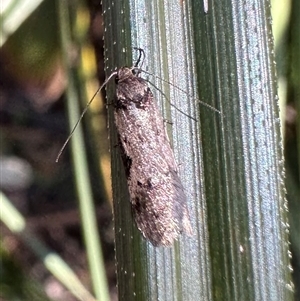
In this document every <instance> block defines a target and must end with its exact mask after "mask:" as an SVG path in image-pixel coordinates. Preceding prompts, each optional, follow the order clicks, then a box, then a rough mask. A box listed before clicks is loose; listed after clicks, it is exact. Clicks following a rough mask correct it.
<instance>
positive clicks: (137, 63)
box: [133, 47, 146, 72]
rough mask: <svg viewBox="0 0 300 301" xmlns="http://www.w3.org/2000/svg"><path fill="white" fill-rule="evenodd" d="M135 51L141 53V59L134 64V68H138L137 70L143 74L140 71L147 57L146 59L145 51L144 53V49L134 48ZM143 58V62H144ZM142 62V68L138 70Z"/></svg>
mask: <svg viewBox="0 0 300 301" xmlns="http://www.w3.org/2000/svg"><path fill="white" fill-rule="evenodd" d="M133 49H134V50H137V51H139V53H140V55H139V58H138V59H137V61H136V63H135V64H134V68H137V70H138V71H139V72H141V71H140V70H139V69H141V68H142V66H143V64H144V61H145V57H146V55H145V51H144V49H142V48H139V47H133ZM142 56H143V60H142ZM140 62H141V67H140V68H138V65H139V63H140Z"/></svg>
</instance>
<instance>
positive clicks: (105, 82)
mask: <svg viewBox="0 0 300 301" xmlns="http://www.w3.org/2000/svg"><path fill="white" fill-rule="evenodd" d="M115 75H117V71H115V72H113V73H112V74H111V75H110V76H109V77H108V78H107V79H106V80H105V81H104V83H103V84H102V85H101V86H100V87H99V88H98V89H97V91H96V92H95V94H94V95H93V97H92V98H91V99H90V101H89V102H88V103H87V105H86V107H85V108H84V110H83V111H82V113H81V115H80V117H79V118H78V120H77V122H76V123H75V125H74V126H73V129H72V131H71V132H70V134H69V136H68V138H67V139H66V141H65V143H64V144H63V146H62V147H61V149H60V151H59V152H58V154H57V157H56V160H55V162H56V163H57V162H58V161H59V158H60V156H61V155H62V153H63V151H64V149H65V148H66V146H67V144H68V142H69V141H70V139H71V138H72V136H73V134H74V132H75V130H76V128H77V126H78V124H79V123H80V121H81V119H82V118H83V116H84V114H85V113H86V111H87V110H88V108H89V106H90V105H91V103H92V102H93V100H94V99H95V97H96V96H97V95H98V93H99V92H100V91H101V90H102V89H103V88H104V87H105V85H106V84H107V83H108V82H109V81H110V79H111V78H112V77H113V76H115Z"/></svg>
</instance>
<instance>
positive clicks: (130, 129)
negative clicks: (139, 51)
mask: <svg viewBox="0 0 300 301" xmlns="http://www.w3.org/2000/svg"><path fill="white" fill-rule="evenodd" d="M116 82H117V92H116V96H117V99H116V103H115V124H116V127H117V130H118V133H119V139H120V142H121V147H122V148H123V149H122V153H123V162H124V166H125V169H126V175H127V181H128V188H129V193H130V199H131V205H132V209H133V212H134V216H135V221H136V224H137V227H138V228H139V230H140V231H141V232H142V233H143V235H144V236H145V237H146V238H147V239H148V240H149V241H151V243H152V244H153V245H155V246H160V245H162V246H169V245H171V244H172V243H173V241H174V239H177V237H178V235H179V233H181V232H182V231H184V232H186V233H187V234H189V235H191V233H192V230H191V225H190V221H189V214H188V210H187V204H186V196H185V194H184V189H183V186H182V184H181V181H180V179H179V176H178V171H177V165H176V162H175V159H174V154H173V151H172V149H171V146H170V143H169V140H168V137H167V135H166V131H165V127H164V122H163V118H162V115H161V114H160V111H159V109H158V107H157V105H156V103H155V100H154V99H153V95H152V93H151V91H150V89H149V87H148V85H147V82H146V81H145V80H143V79H142V78H140V77H138V76H136V75H134V74H133V73H132V70H131V69H130V68H126V67H123V68H121V69H120V70H119V71H118V76H117V81H116Z"/></svg>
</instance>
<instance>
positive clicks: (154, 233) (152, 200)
mask: <svg viewBox="0 0 300 301" xmlns="http://www.w3.org/2000/svg"><path fill="white" fill-rule="evenodd" d="M135 49H136V50H138V51H139V52H140V55H139V58H138V60H137V62H136V64H135V65H134V66H133V67H131V68H128V67H121V68H120V69H119V70H117V71H115V72H113V73H112V74H111V75H110V76H109V77H108V78H107V79H106V80H105V82H104V83H103V85H102V86H101V87H100V88H99V89H98V90H97V91H96V93H95V94H94V96H93V97H92V98H91V100H90V101H89V102H88V104H87V106H86V108H85V109H84V110H83V112H82V114H81V116H80V118H79V119H78V121H77V123H76V124H75V126H74V127H73V130H72V131H71V133H70V135H69V137H68V138H67V140H66V141H65V143H64V144H63V146H62V148H61V150H60V151H59V153H58V155H57V158H56V162H58V160H59V158H60V156H61V154H62V152H63V150H64V148H65V147H66V145H67V143H68V142H69V140H70V139H71V137H72V135H73V133H74V131H75V129H76V127H77V126H78V124H79V122H80V121H81V119H82V118H83V116H84V114H85V112H86V111H87V109H88V107H89V105H90V104H91V103H92V101H93V100H94V98H95V97H96V95H97V94H98V93H99V91H101V90H102V88H103V87H104V86H105V85H106V84H107V83H108V82H109V81H110V79H111V78H112V77H114V76H115V77H116V98H115V101H114V119H115V125H116V128H117V132H118V139H119V147H120V152H121V155H122V159H123V164H124V168H125V173H126V177H127V184H128V190H129V195H130V202H131V207H132V211H133V215H134V218H135V222H136V225H137V227H138V229H139V230H140V231H141V232H142V234H143V236H144V237H145V238H146V239H147V240H149V241H150V242H151V243H152V244H153V245H154V246H171V245H172V244H173V242H174V240H176V239H177V238H178V236H179V234H180V233H182V232H184V233H186V234H187V235H192V227H191V222H190V218H189V212H188V207H187V198H186V195H185V193H184V188H183V185H182V183H181V180H180V178H179V174H178V167H177V164H176V161H175V157H174V152H173V150H172V148H171V145H170V142H169V139H168V136H167V133H166V130H165V124H164V120H163V117H162V115H161V113H160V110H159V108H158V106H157V104H156V100H155V99H154V97H153V94H152V92H151V90H150V88H149V87H148V84H147V81H146V80H144V79H142V78H141V77H140V73H141V71H142V70H141V69H140V68H139V67H138V65H139V62H140V61H141V57H142V55H143V56H144V57H145V55H144V51H143V50H142V49H140V48H135ZM143 72H145V73H148V72H146V71H143ZM199 102H201V101H199ZM201 103H202V104H203V105H205V106H207V107H209V108H210V109H212V110H213V111H216V112H218V113H220V111H218V110H217V109H215V108H213V107H211V106H210V105H208V104H206V103H204V102H201Z"/></svg>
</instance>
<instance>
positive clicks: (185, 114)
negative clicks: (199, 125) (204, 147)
mask: <svg viewBox="0 0 300 301" xmlns="http://www.w3.org/2000/svg"><path fill="white" fill-rule="evenodd" d="M145 81H146V82H147V83H149V84H150V85H151V86H152V87H154V88H155V89H156V90H158V91H159V92H160V93H161V94H162V95H163V96H164V97H165V99H166V101H167V102H168V103H169V104H170V106H172V107H173V108H175V109H176V110H177V111H179V112H180V113H181V114H183V115H184V116H186V117H189V118H191V119H193V120H194V121H196V122H198V120H197V119H196V118H194V117H192V116H190V115H188V114H187V113H184V112H183V111H182V110H181V109H179V108H178V107H177V106H175V105H173V104H172V103H171V101H170V100H169V99H168V97H167V95H166V94H165V93H164V92H163V91H162V90H161V89H159V88H158V87H157V86H156V85H154V84H153V83H151V82H150V81H148V80H146V79H145Z"/></svg>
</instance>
